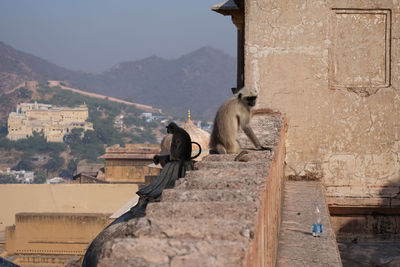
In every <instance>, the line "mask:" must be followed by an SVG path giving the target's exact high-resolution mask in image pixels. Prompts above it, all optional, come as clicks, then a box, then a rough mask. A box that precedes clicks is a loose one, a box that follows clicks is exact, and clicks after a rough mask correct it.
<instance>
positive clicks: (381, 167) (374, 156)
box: [213, 0, 400, 206]
mask: <svg viewBox="0 0 400 267" xmlns="http://www.w3.org/2000/svg"><path fill="white" fill-rule="evenodd" d="M213 10H214V11H217V12H219V13H222V14H224V15H230V16H232V20H233V22H234V24H235V25H236V27H237V29H238V66H239V67H238V86H239V87H240V86H241V85H243V84H246V85H247V86H252V87H254V88H256V89H257V90H258V91H259V101H258V108H270V109H273V110H276V111H279V112H281V113H283V114H284V115H285V117H286V118H287V121H288V125H289V128H288V134H287V140H286V150H287V155H286V164H287V165H286V175H287V176H290V177H303V178H304V177H305V178H320V179H322V181H323V182H324V184H325V186H326V188H327V195H328V199H329V201H330V204H340V205H350V206H351V205H355V206H358V205H382V204H385V205H393V203H394V202H393V201H395V199H393V201H392V200H390V201H388V202H387V203H383V202H384V201H383V198H381V197H382V196H386V197H388V198H387V199H392V198H393V197H394V196H395V195H396V194H397V193H398V186H399V185H400V160H399V155H400V145H399V144H400V141H399V140H400V120H399V118H400V91H399V90H400V64H399V62H400V2H399V1H392V0H380V1H372V0H366V1H355V0H350V1H329V0H327V1H306V0H296V1H289V0H280V1H264V0H249V1H243V0H242V1H240V0H235V1H233V0H231V1H226V2H224V3H222V4H219V5H216V6H214V7H213ZM339 202H340V203H339ZM389 202H390V203H389Z"/></svg>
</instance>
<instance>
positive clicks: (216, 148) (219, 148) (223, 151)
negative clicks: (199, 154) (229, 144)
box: [215, 144, 228, 154]
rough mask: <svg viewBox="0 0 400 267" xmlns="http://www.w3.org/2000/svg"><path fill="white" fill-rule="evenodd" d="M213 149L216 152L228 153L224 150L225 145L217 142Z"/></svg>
mask: <svg viewBox="0 0 400 267" xmlns="http://www.w3.org/2000/svg"><path fill="white" fill-rule="evenodd" d="M215 150H216V151H217V152H218V154H228V152H227V151H226V149H225V147H224V146H223V145H221V144H218V145H217V146H216V147H215Z"/></svg>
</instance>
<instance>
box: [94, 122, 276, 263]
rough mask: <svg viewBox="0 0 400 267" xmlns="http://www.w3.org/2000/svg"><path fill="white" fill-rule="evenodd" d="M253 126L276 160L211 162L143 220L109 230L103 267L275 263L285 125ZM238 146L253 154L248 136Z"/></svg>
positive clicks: (215, 158) (256, 157)
mask: <svg viewBox="0 0 400 267" xmlns="http://www.w3.org/2000/svg"><path fill="white" fill-rule="evenodd" d="M252 124H253V127H254V129H255V132H256V134H257V135H258V136H259V138H260V141H262V143H263V144H264V145H271V146H273V148H274V149H275V150H274V151H273V152H270V151H261V152H260V151H255V150H249V154H248V159H249V162H235V161H233V160H234V157H235V155H209V156H207V157H205V158H204V159H203V160H202V161H201V162H199V163H197V164H196V165H195V168H196V169H197V170H195V171H189V172H187V173H186V177H185V178H182V179H180V180H178V181H177V182H176V184H175V188H174V189H167V190H165V191H164V192H163V196H162V199H161V202H156V203H149V204H148V206H147V210H146V216H145V217H144V218H140V219H133V220H130V221H129V222H126V223H120V224H117V225H115V226H113V229H110V230H111V231H109V232H110V234H109V237H110V238H109V241H108V242H106V244H105V245H104V246H103V248H102V252H101V255H100V257H99V266H255V265H260V263H266V262H268V261H274V259H275V254H276V251H275V247H274V244H277V236H278V229H279V219H280V203H281V201H280V199H281V198H280V195H281V193H280V190H282V187H281V185H282V182H283V157H282V155H284V151H282V152H280V151H279V149H282V148H283V141H284V139H283V137H284V132H283V131H282V130H283V127H282V126H283V120H282V117H279V116H266V115H259V116H255V117H254V120H253V121H252ZM240 142H241V143H242V144H243V146H246V147H247V145H248V146H249V147H250V146H251V145H250V144H247V145H246V142H247V141H246V140H245V137H244V136H243V135H241V137H240ZM267 143H268V144H267ZM278 147H279V149H278ZM278 156H279V159H278V158H277V157H278ZM267 230H268V234H267ZM266 258H268V259H266ZM261 265H266V264H261Z"/></svg>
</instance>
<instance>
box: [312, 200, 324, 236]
mask: <svg viewBox="0 0 400 267" xmlns="http://www.w3.org/2000/svg"><path fill="white" fill-rule="evenodd" d="M314 205H315V217H316V220H315V222H314V224H313V229H312V235H313V236H321V235H322V223H321V212H320V211H319V207H318V203H317V202H315V203H314Z"/></svg>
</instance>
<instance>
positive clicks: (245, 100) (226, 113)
mask: <svg viewBox="0 0 400 267" xmlns="http://www.w3.org/2000/svg"><path fill="white" fill-rule="evenodd" d="M232 92H233V93H234V94H235V95H234V96H233V97H231V98H230V99H228V100H227V101H226V102H225V103H224V104H222V106H221V107H220V108H219V110H218V112H217V114H216V116H215V120H214V127H213V130H212V133H211V138H210V153H211V154H236V153H240V151H241V148H240V144H239V142H238V140H237V136H238V131H239V127H240V128H241V129H242V130H243V132H244V133H245V134H246V135H247V137H248V138H249V139H250V141H251V142H252V143H253V144H254V146H255V147H256V149H257V150H271V148H270V147H264V146H262V145H261V144H260V141H258V138H257V136H256V135H255V134H254V132H253V130H252V129H251V127H250V119H251V116H252V114H251V109H252V108H253V107H254V106H255V105H256V100H257V95H258V94H257V92H256V91H255V90H251V89H249V88H246V87H243V88H242V89H240V90H237V89H236V88H232Z"/></svg>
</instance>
